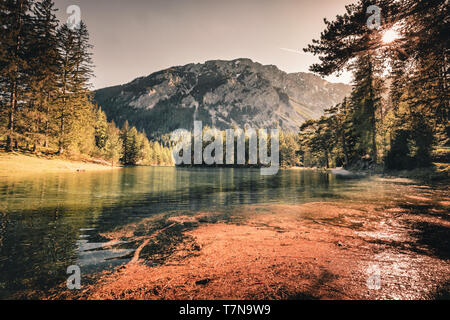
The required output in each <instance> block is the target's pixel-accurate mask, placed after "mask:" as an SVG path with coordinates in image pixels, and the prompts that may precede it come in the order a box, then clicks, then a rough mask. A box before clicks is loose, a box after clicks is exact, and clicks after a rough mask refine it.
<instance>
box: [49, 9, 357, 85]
mask: <svg viewBox="0 0 450 320" xmlns="http://www.w3.org/2000/svg"><path fill="white" fill-rule="evenodd" d="M354 1H355V0H222V1H221V0H79V1H74V0H55V3H56V6H57V7H58V8H59V12H58V16H59V18H60V19H61V21H65V20H66V19H67V17H68V14H66V8H67V7H68V6H69V5H73V4H76V5H78V6H79V7H80V8H81V18H82V19H83V20H84V21H85V22H86V24H87V26H88V29H89V32H90V35H91V43H92V44H93V45H94V46H95V47H94V50H93V53H94V63H95V65H96V68H95V75H96V78H95V79H94V80H93V84H94V87H95V88H96V89H98V88H102V87H105V86H111V85H117V84H123V83H127V82H129V81H131V80H133V79H135V78H137V77H141V76H146V75H149V74H151V73H153V72H155V71H159V70H161V69H165V68H168V67H171V66H178V65H185V64H188V63H192V62H195V63H198V62H204V61H207V60H214V59H224V60H231V59H236V58H250V59H252V60H254V61H257V62H260V63H262V64H274V65H276V66H278V67H279V68H280V69H281V70H283V71H286V72H299V71H303V72H307V71H308V68H309V66H310V65H311V63H313V62H315V61H317V58H315V57H313V56H310V55H306V54H303V53H296V52H294V51H295V50H299V51H301V49H302V48H303V47H305V46H306V45H307V44H309V43H310V42H311V39H313V38H318V37H319V35H320V32H321V31H322V30H323V29H324V26H325V25H324V23H323V18H324V17H327V18H328V19H332V18H334V17H335V16H336V14H338V13H342V12H344V6H345V5H346V4H349V3H351V2H354ZM283 48H284V49H283ZM286 49H288V50H286ZM350 79H351V78H350V76H349V75H348V74H345V75H343V76H341V77H340V78H336V77H333V76H332V77H329V78H328V80H330V81H333V82H347V83H348V82H349V81H350Z"/></svg>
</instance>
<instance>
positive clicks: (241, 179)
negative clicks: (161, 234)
mask: <svg viewBox="0 0 450 320" xmlns="http://www.w3.org/2000/svg"><path fill="white" fill-rule="evenodd" d="M398 196H399V195H398V194H397V193H396V187H395V184H392V183H386V182H380V181H378V182H377V181H373V180H370V179H342V178H339V177H336V176H335V175H332V174H329V173H323V172H315V171H301V170H292V171H291V170H290V171H280V172H279V173H278V174H277V175H276V176H268V177H267V176H266V177H264V176H261V175H260V171H259V170H256V169H254V170H253V169H184V168H155V167H139V168H125V169H122V170H115V171H102V172H84V173H77V174H73V173H70V174H68V173H66V174H54V175H45V176H44V175H42V176H36V177H33V178H28V179H17V178H15V179H8V178H2V179H1V180H0V214H1V216H0V298H8V297H11V294H15V293H21V292H24V291H28V290H46V289H48V288H52V287H54V286H55V285H57V284H60V283H62V282H64V281H65V279H67V274H66V269H67V267H68V266H70V265H75V264H76V265H79V266H80V267H81V268H82V272H84V273H91V272H95V271H100V270H103V269H107V268H110V267H113V266H116V265H120V264H122V263H123V262H126V261H128V260H127V259H128V257H129V254H130V252H131V253H132V252H133V249H120V248H114V246H113V249H111V247H108V248H107V249H103V247H104V246H105V242H106V240H105V239H104V238H102V237H101V236H100V234H101V233H104V232H108V231H112V230H114V229H115V228H117V227H120V226H124V225H127V224H129V223H131V222H135V221H139V220H141V219H143V218H147V217H150V216H152V215H155V214H158V213H162V212H169V211H170V212H180V214H181V213H183V212H186V211H189V212H196V211H203V210H224V209H227V210H231V211H232V209H233V208H234V207H235V206H240V205H244V204H256V203H305V202H311V201H340V200H345V201H388V200H394V199H395V198H396V197H398ZM127 255H128V257H127ZM125 257H127V258H125Z"/></svg>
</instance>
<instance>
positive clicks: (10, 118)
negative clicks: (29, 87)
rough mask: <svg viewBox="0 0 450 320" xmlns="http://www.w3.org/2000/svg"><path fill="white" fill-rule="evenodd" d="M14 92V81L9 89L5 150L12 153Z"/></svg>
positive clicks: (14, 109) (15, 88)
mask: <svg viewBox="0 0 450 320" xmlns="http://www.w3.org/2000/svg"><path fill="white" fill-rule="evenodd" d="M16 90H17V82H16V81H14V82H13V85H12V88H11V102H10V108H9V113H8V136H7V138H6V150H7V151H9V152H11V151H13V137H14V115H15V112H16V104H17V99H16Z"/></svg>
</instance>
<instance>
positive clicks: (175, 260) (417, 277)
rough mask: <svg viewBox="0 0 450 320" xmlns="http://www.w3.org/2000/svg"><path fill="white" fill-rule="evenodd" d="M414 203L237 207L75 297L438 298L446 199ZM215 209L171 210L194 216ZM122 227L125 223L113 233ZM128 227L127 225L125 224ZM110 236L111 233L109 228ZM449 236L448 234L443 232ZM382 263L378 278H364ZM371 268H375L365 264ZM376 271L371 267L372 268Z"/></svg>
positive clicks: (444, 290)
mask: <svg viewBox="0 0 450 320" xmlns="http://www.w3.org/2000/svg"><path fill="white" fill-rule="evenodd" d="M411 200H412V201H415V202H414V203H410V204H409V206H413V205H415V206H417V208H419V209H421V210H422V212H421V213H419V214H418V213H417V212H416V211H414V210H415V209H417V208H415V207H414V208H412V207H408V208H405V207H402V206H391V207H386V206H384V205H383V204H361V203H351V202H349V203H324V202H316V203H308V204H303V205H264V206H263V205H258V206H244V207H241V208H240V209H239V210H238V212H236V214H238V215H241V216H242V217H245V218H244V219H243V220H242V221H240V222H239V223H237V224H233V223H229V222H228V223H226V222H218V223H202V224H200V225H199V227H198V228H196V229H193V230H190V231H187V232H186V236H187V237H189V238H190V239H193V240H194V241H195V243H196V244H197V246H198V247H199V248H200V250H199V251H197V252H195V254H189V252H190V250H191V248H192V246H190V245H189V246H188V245H186V243H185V242H182V243H180V244H179V245H178V247H177V250H175V252H174V253H173V254H172V255H171V256H170V258H169V259H167V260H166V261H165V262H164V264H162V265H159V266H156V267H150V266H147V265H145V263H144V262H149V261H143V260H140V261H139V262H140V263H129V264H127V265H125V266H122V267H120V268H118V269H117V270H116V271H115V272H113V273H109V274H104V275H102V276H100V277H99V278H98V279H97V281H95V283H94V284H92V285H89V286H87V287H86V288H84V290H82V291H81V292H78V293H77V294H76V295H75V296H74V295H73V293H62V294H58V295H57V296H54V297H52V298H77V299H434V298H439V297H440V296H439V295H442V294H444V295H448V289H449V280H450V279H449V275H450V260H449V258H450V257H449V249H450V248H449V247H448V243H449V242H448V241H449V239H448V235H449V233H448V230H450V222H449V219H448V211H449V206H448V204H447V203H446V201H441V202H438V203H437V204H435V205H433V206H430V208H428V209H427V210H425V209H423V206H428V205H429V204H430V203H429V199H428V198H426V197H424V196H423V194H421V195H419V194H417V197H416V198H415V199H411ZM211 215H214V214H213V213H200V214H199V215H198V216H194V217H186V216H184V217H174V218H172V219H169V220H170V221H172V223H184V222H186V221H188V222H192V221H195V220H197V221H198V219H199V217H205V216H206V217H208V216H211ZM117 234H118V235H120V234H121V233H120V231H119V232H118V233H117ZM124 234H129V232H126V233H124ZM111 236H112V234H111ZM445 236H447V238H443V237H445ZM374 268H376V270H379V279H380V288H379V290H375V289H373V288H372V289H370V288H369V287H368V285H367V281H368V280H369V277H373V276H374V274H373V270H374ZM368 272H369V273H368ZM370 272H372V273H370Z"/></svg>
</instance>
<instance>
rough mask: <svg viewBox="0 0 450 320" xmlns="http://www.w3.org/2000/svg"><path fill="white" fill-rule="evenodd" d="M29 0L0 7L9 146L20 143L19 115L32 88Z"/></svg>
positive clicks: (0, 77) (0, 78)
mask: <svg viewBox="0 0 450 320" xmlns="http://www.w3.org/2000/svg"><path fill="white" fill-rule="evenodd" d="M32 4H33V2H32V1H29V0H6V1H2V3H1V7H0V21H1V23H2V27H1V28H0V39H1V40H0V41H1V42H0V48H1V49H0V54H1V55H0V92H1V95H2V99H1V100H2V107H3V108H5V109H7V112H6V113H7V132H6V137H7V139H6V149H7V150H8V151H12V150H13V142H14V143H15V144H16V145H17V143H18V141H17V139H18V136H17V132H16V121H17V119H16V116H17V112H18V110H19V109H20V108H22V107H23V104H24V103H23V102H24V95H25V93H26V92H27V90H29V87H30V84H29V75H30V67H29V64H28V62H29V59H30V52H29V48H28V46H29V44H30V42H31V35H32V18H31V12H30V9H31V7H32Z"/></svg>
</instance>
